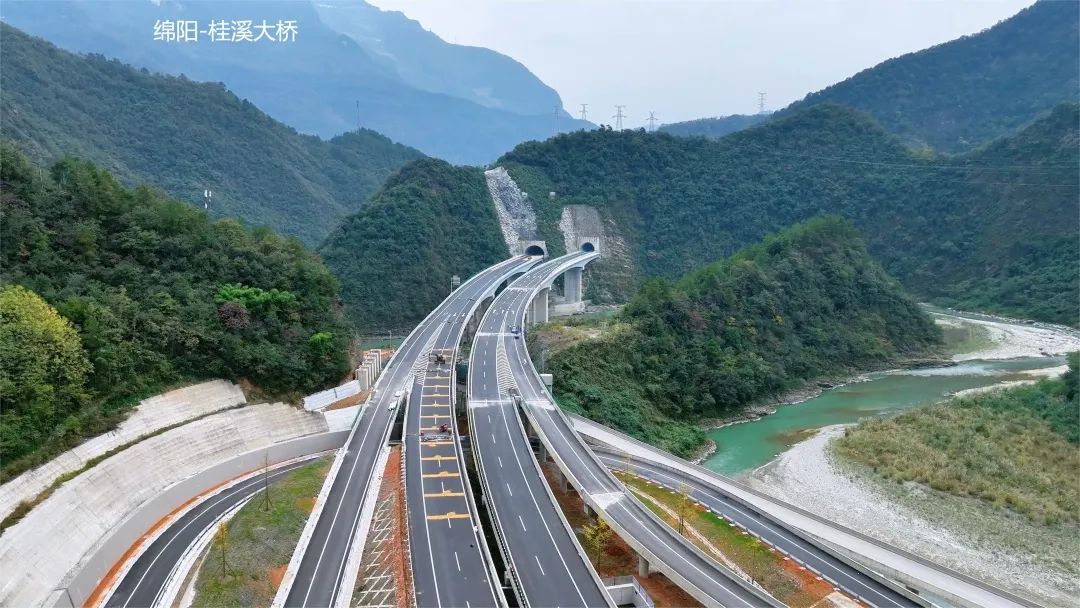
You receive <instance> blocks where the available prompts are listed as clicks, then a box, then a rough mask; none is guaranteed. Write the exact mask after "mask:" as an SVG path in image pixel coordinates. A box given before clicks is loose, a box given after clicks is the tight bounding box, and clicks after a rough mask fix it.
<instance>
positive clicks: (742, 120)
mask: <svg viewBox="0 0 1080 608" xmlns="http://www.w3.org/2000/svg"><path fill="white" fill-rule="evenodd" d="M769 116H770V115H769V114H732V115H730V116H717V117H715V118H698V119H697V120H687V121H684V122H673V123H670V124H666V125H660V129H659V131H660V132H662V133H670V134H672V135H681V136H683V137H693V136H697V135H700V136H702V137H709V138H712V139H717V138H720V137H723V136H725V135H728V134H730V133H734V132H736V131H742V130H743V129H745V128H747V127H752V126H754V125H756V124H758V123H760V122H764V121H765V120H767V119H768V118H769Z"/></svg>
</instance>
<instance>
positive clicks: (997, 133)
mask: <svg viewBox="0 0 1080 608" xmlns="http://www.w3.org/2000/svg"><path fill="white" fill-rule="evenodd" d="M1078 47H1080V3H1077V2H1067V1H1054V0H1040V1H1039V2H1036V3H1035V4H1034V5H1033V6H1030V7H1028V8H1026V9H1024V10H1022V11H1020V12H1019V13H1017V14H1016V15H1014V16H1013V17H1010V18H1009V19H1006V20H1004V21H1002V22H1000V23H998V24H997V25H995V26H993V27H991V28H988V29H986V30H983V31H981V32H978V33H975V34H972V35H970V36H963V37H961V38H958V39H956V40H951V41H949V42H945V43H942V44H939V45H936V46H933V47H930V48H928V49H923V50H921V51H916V52H913V53H907V54H905V55H902V56H900V57H895V58H893V59H889V60H887V61H884V62H882V63H879V64H878V65H875V66H873V67H870V68H867V69H865V70H862V71H861V72H859V73H857V74H854V75H852V76H851V77H850V78H847V79H845V80H843V81H841V82H838V83H836V84H834V85H831V86H829V87H826V88H824V89H822V90H820V91H817V92H814V93H810V94H808V95H807V96H806V97H805V98H803V99H801V100H799V101H796V102H794V103H792V104H790V105H789V106H787V107H786V108H783V109H781V110H780V111H778V112H776V113H774V114H772V118H774V119H776V118H783V117H786V116H791V115H793V114H796V113H799V112H802V111H804V110H806V109H807V108H809V107H811V106H814V105H818V104H822V103H832V104H839V105H844V106H848V107H851V108H855V109H858V110H862V111H864V112H867V113H869V114H870V115H872V116H873V117H874V118H875V119H876V120H877V121H878V122H879V123H880V124H881V125H882V126H883V127H884V128H885V129H886V130H887V131H889V132H890V133H893V134H895V135H897V136H899V137H900V138H901V140H903V142H904V143H905V145H908V146H910V147H915V148H921V147H925V146H929V147H930V148H933V149H934V150H937V151H939V152H943V153H949V154H957V153H963V152H967V151H971V150H973V149H975V148H978V147H979V146H981V145H983V144H985V143H987V142H989V141H991V140H993V139H995V138H998V137H1001V136H1004V135H1007V134H1008V133H1010V132H1012V131H1014V130H1016V129H1017V128H1020V127H1021V126H1023V125H1024V124H1025V123H1027V122H1029V121H1031V120H1033V119H1034V118H1035V117H1037V116H1039V115H1040V114H1042V113H1044V112H1047V111H1049V110H1050V109H1051V108H1053V107H1054V106H1055V105H1057V104H1059V103H1063V102H1072V101H1075V100H1076V99H1078V98H1080V76H1078V74H1080V53H1077V48H1078ZM754 118H756V117H755V116H738V115H736V116H725V117H719V118H703V119H699V120H692V121H686V122H681V123H675V124H671V125H665V126H664V127H662V128H661V130H662V131H666V132H669V133H671V134H673V135H686V136H694V135H700V136H705V137H719V136H722V135H724V134H726V133H730V132H734V131H737V130H741V129H744V128H747V127H749V126H752V125H753V124H755V123H756V122H759V121H755V120H751V119H754Z"/></svg>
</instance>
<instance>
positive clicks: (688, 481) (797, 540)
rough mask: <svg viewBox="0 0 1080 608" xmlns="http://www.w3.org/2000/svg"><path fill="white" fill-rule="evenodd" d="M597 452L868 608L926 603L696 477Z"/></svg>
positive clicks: (612, 452) (617, 467) (615, 467)
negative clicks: (680, 494)
mask: <svg viewBox="0 0 1080 608" xmlns="http://www.w3.org/2000/svg"><path fill="white" fill-rule="evenodd" d="M593 452H594V453H595V454H596V455H597V457H598V458H600V461H601V462H603V463H604V464H606V465H607V466H608V467H609V468H611V469H612V470H624V471H625V470H627V468H628V467H629V469H630V472H632V473H634V474H637V475H640V476H641V477H644V478H645V479H648V480H650V481H652V482H653V483H656V484H658V485H661V486H664V487H667V488H669V489H676V488H685V491H686V493H687V496H688V497H689V498H690V499H691V500H694V501H696V502H698V503H700V504H702V505H705V507H707V508H708V509H709V510H711V511H712V512H713V513H715V514H717V515H719V516H721V517H723V518H724V519H727V520H728V521H730V522H732V523H734V524H735V525H737V526H739V527H741V528H743V529H745V530H746V531H747V532H749V533H750V534H753V535H754V536H755V537H757V538H760V539H761V540H762V541H764V542H766V543H768V544H769V545H770V546H772V547H775V548H776V549H777V550H779V551H781V552H783V554H784V555H785V556H787V557H789V558H791V559H794V560H796V561H797V562H798V563H799V564H802V565H803V566H805V567H806V568H808V569H810V570H811V571H813V572H815V573H816V574H817V575H818V576H821V577H823V578H824V579H825V580H827V581H829V582H830V583H832V584H833V585H834V586H835V587H837V588H839V589H840V590H842V591H844V592H845V593H847V594H849V595H851V596H852V597H854V598H856V599H858V600H859V601H861V602H863V603H865V604H868V605H870V606H875V607H878V608H891V607H893V606H903V607H913V606H920V605H923V604H922V603H920V602H916V601H914V600H913V599H911V598H909V597H907V596H906V595H903V594H901V593H899V592H898V591H897V590H895V589H893V588H892V587H890V586H889V585H887V584H884V583H883V582H881V581H879V580H878V579H877V578H875V577H873V576H870V575H868V574H865V573H863V572H862V571H861V570H859V569H857V568H854V567H853V566H851V565H849V564H847V563H845V562H844V561H841V560H840V559H837V558H836V557H834V556H833V555H831V554H830V553H828V552H826V551H824V550H822V549H821V548H819V547H817V546H816V545H814V544H812V543H810V542H808V541H807V540H805V539H804V538H802V537H801V536H798V535H797V534H795V533H793V532H792V531H791V530H789V529H787V528H786V527H785V526H783V525H782V524H779V523H777V522H774V521H771V520H769V519H767V518H763V517H762V516H761V515H759V514H758V513H757V512H756V511H754V510H752V509H750V508H748V507H747V506H746V505H744V504H742V503H740V502H738V501H736V500H734V499H732V498H731V497H730V496H725V495H724V494H723V493H721V492H720V491H718V490H717V489H716V488H713V487H710V486H708V485H707V484H705V483H702V482H701V481H699V480H697V479H695V478H693V477H691V476H688V475H684V474H679V473H678V472H677V471H672V470H664V469H662V468H660V467H658V466H656V465H655V464H652V463H650V462H648V461H647V460H642V459H639V458H635V457H633V456H632V455H629V456H628V455H626V454H624V453H622V452H618V451H615V450H607V449H600V448H596V447H594V448H593Z"/></svg>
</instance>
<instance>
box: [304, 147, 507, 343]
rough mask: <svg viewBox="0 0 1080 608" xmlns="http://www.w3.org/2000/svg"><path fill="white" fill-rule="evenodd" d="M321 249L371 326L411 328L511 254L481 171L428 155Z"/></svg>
mask: <svg viewBox="0 0 1080 608" xmlns="http://www.w3.org/2000/svg"><path fill="white" fill-rule="evenodd" d="M319 253H321V254H322V256H323V258H324V259H325V260H326V263H327V265H328V266H329V267H330V268H331V269H332V270H333V271H334V274H336V275H337V276H338V277H339V278H340V280H341V286H342V297H343V298H344V300H345V302H346V304H347V308H346V312H347V314H348V315H349V317H350V318H351V319H352V320H353V322H354V323H355V324H356V325H357V327H361V328H364V329H369V330H371V329H380V330H385V329H397V328H408V327H411V325H412V324H414V323H416V322H418V321H419V320H420V319H422V318H424V316H426V315H427V314H428V313H429V312H431V310H432V309H433V308H435V306H437V305H438V303H439V302H440V301H442V299H443V298H445V297H446V296H447V295H448V294H449V293H450V278H451V276H453V275H455V274H456V275H459V276H460V277H461V279H462V280H463V281H464V280H465V279H467V278H468V277H469V276H471V275H472V274H474V273H476V272H478V271H480V270H482V269H483V268H485V267H487V266H489V265H491V264H494V263H495V262H498V261H500V260H503V259H506V258H507V257H509V255H510V254H509V251H507V248H506V243H505V242H503V239H502V235H501V233H500V232H499V223H498V219H497V218H496V216H495V208H494V207H493V206H492V203H491V198H490V196H489V194H488V191H487V185H486V182H485V181H484V174H483V172H482V171H481V170H480V169H476V168H472V167H455V166H453V165H450V164H449V163H447V162H445V161H441V160H434V159H425V160H421V161H417V162H414V163H411V164H409V165H406V166H405V167H404V168H403V169H402V170H401V171H400V172H398V173H397V174H395V175H394V176H393V177H391V178H390V179H389V180H387V182H386V184H385V185H384V186H383V187H382V189H381V190H379V192H378V193H376V194H375V196H374V197H372V199H371V202H369V203H368V204H367V205H365V206H364V208H363V209H362V210H361V211H360V212H359V213H357V214H354V215H352V216H350V217H348V218H347V219H345V221H343V222H342V223H341V225H340V226H338V228H337V229H336V230H334V232H333V233H332V234H331V235H330V236H329V237H327V239H326V241H325V242H324V243H323V244H322V246H321V247H320V248H319Z"/></svg>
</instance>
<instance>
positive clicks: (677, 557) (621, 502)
mask: <svg viewBox="0 0 1080 608" xmlns="http://www.w3.org/2000/svg"><path fill="white" fill-rule="evenodd" d="M597 255H598V254H596V253H595V252H581V253H573V254H570V255H568V256H565V257H564V258H560V259H559V260H556V262H557V263H553V264H545V265H543V266H541V267H539V268H536V269H534V270H532V271H530V272H529V273H526V274H525V276H523V277H522V278H520V279H518V280H517V281H515V282H514V284H513V285H512V287H511V289H515V290H518V291H521V292H522V296H521V297H518V298H515V299H514V301H513V306H512V307H511V309H510V310H509V311H508V314H507V316H508V318H510V319H511V321H512V323H513V324H515V325H519V326H524V325H525V324H526V319H527V318H529V319H535V320H537V321H542V320H544V319H545V318H546V314H545V312H546V311H545V310H538V307H537V306H536V305H534V304H533V302H534V301H535V300H536V298H537V296H539V297H540V298H546V297H547V296H546V294H544V293H543V292H544V291H545V290H546V289H549V286H550V285H551V284H552V282H553V281H554V280H555V279H556V278H557V277H558V276H559V275H560V274H562V273H563V272H566V270H568V269H571V268H580V267H581V266H584V265H585V263H587V262H588V261H590V260H592V259H594V258H595V257H596V256H597ZM544 304H546V302H545V303H544ZM538 313H539V314H538ZM506 349H507V359H508V365H509V369H508V370H507V373H506V382H507V385H508V386H513V387H514V388H515V390H516V391H518V400H519V402H520V403H521V405H522V406H523V410H524V411H525V413H526V415H527V417H528V420H529V421H530V422H531V423H532V424H531V425H532V427H533V428H534V429H535V430H536V432H537V434H538V435H539V436H540V440H541V441H542V442H543V443H544V445H545V446H546V448H547V449H548V450H549V451H550V453H551V455H552V457H553V458H554V459H555V462H556V463H557V464H558V466H559V468H560V469H561V470H562V472H563V473H564V474H565V475H566V476H567V478H568V479H569V480H570V482H571V483H572V485H573V486H574V487H575V488H576V489H577V490H578V493H579V494H580V495H581V497H582V499H583V500H584V501H585V503H586V504H587V505H589V506H590V507H591V508H592V509H595V510H596V511H597V512H599V513H600V514H602V516H603V517H604V518H605V519H606V520H607V521H608V523H609V524H610V525H611V527H612V529H614V530H615V531H616V533H618V534H619V536H621V537H622V538H623V540H625V541H626V542H627V544H629V545H630V546H631V547H633V548H634V550H635V551H637V553H638V555H639V559H640V563H641V568H640V570H641V573H642V574H647V573H648V571H649V569H650V568H656V569H657V570H659V571H661V572H663V573H664V574H665V575H667V577H668V578H670V579H671V580H672V581H673V582H675V583H676V584H677V585H679V586H680V587H681V588H683V589H684V590H685V591H686V592H687V593H689V594H690V595H692V596H693V597H694V598H695V599H697V600H698V601H700V602H702V603H703V604H705V605H707V606H730V607H738V608H745V607H760V606H782V604H780V603H779V602H777V601H776V600H775V599H774V598H772V596H770V595H769V594H767V593H766V592H764V590H762V589H760V588H759V587H756V586H755V585H753V584H752V583H751V582H749V581H746V580H744V579H742V578H741V577H739V576H738V575H737V574H735V573H734V572H732V571H731V570H730V569H728V568H726V567H725V566H723V565H721V564H719V563H717V562H716V561H715V560H713V559H711V558H709V557H708V556H706V555H705V554H704V553H703V552H702V551H701V550H700V549H698V548H697V547H696V546H694V545H693V544H692V543H691V542H689V541H688V540H686V539H685V538H684V537H683V536H682V535H680V534H679V533H677V532H676V531H675V530H673V529H672V528H671V527H670V526H668V525H667V524H665V523H664V522H663V521H661V520H660V519H659V518H657V517H656V516H655V515H654V514H653V513H652V512H651V511H649V509H648V508H647V507H645V506H644V505H643V504H642V503H641V502H640V501H638V500H637V499H636V498H635V497H633V496H632V495H631V494H629V493H628V492H627V490H626V488H625V487H624V486H623V485H622V483H621V482H619V481H618V480H617V479H616V478H615V477H614V476H613V475H612V474H611V472H610V471H608V469H607V468H606V467H605V466H604V464H603V463H601V462H600V461H599V460H598V459H597V458H596V456H595V455H593V453H592V451H591V450H590V449H589V447H588V446H587V445H586V444H585V442H584V441H583V440H582V439H581V438H580V437H579V436H578V434H577V433H576V432H575V431H574V429H573V426H572V425H571V424H570V422H569V421H568V420H567V419H566V417H565V415H564V414H563V413H562V410H560V409H559V407H558V406H557V405H556V404H555V401H554V398H553V397H552V396H551V394H550V393H549V392H548V391H547V388H546V387H545V386H544V384H543V382H542V381H541V379H540V377H539V376H538V375H537V373H536V370H535V369H534V368H533V365H532V361H531V359H530V358H529V354H528V352H527V350H526V347H525V340H524V339H521V340H513V341H512V342H511V343H508V344H506Z"/></svg>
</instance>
